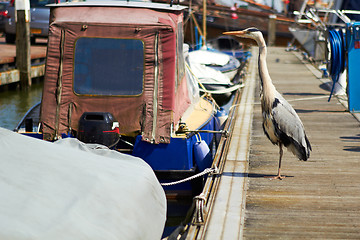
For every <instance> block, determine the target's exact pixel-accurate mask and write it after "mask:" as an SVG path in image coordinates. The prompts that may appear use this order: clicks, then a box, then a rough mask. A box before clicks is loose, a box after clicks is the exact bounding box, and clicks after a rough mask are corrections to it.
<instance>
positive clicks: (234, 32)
mask: <svg viewBox="0 0 360 240" xmlns="http://www.w3.org/2000/svg"><path fill="white" fill-rule="evenodd" d="M245 33H246V32H245V31H233V32H223V34H224V35H234V36H242V35H244V34H245Z"/></svg>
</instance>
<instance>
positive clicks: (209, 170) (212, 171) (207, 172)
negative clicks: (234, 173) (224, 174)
mask: <svg viewBox="0 0 360 240" xmlns="http://www.w3.org/2000/svg"><path fill="white" fill-rule="evenodd" d="M216 172H218V169H217V168H206V169H205V170H204V171H202V172H200V173H198V174H195V175H193V176H191V177H188V178H185V179H182V180H179V181H175V182H169V183H161V185H162V186H172V185H176V184H180V183H184V182H187V181H191V180H193V179H195V178H198V177H202V176H204V175H206V174H209V173H216Z"/></svg>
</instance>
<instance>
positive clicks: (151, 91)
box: [41, 2, 191, 143]
mask: <svg viewBox="0 0 360 240" xmlns="http://www.w3.org/2000/svg"><path fill="white" fill-rule="evenodd" d="M146 5H149V3H147V4H146ZM150 5H151V4H150ZM50 6H51V9H50V26H49V40H48V50H47V51H48V52H47V61H46V71H45V82H44V91H43V97H42V107H41V122H42V123H43V133H44V139H46V140H53V139H56V138H58V137H59V136H60V135H61V134H66V133H68V132H69V131H75V132H76V131H78V124H79V119H80V117H81V115H82V114H83V113H84V112H110V113H111V114H113V116H114V117H115V119H116V120H117V121H118V122H119V124H120V127H119V130H120V133H121V134H123V135H129V136H134V135H137V134H142V139H143V140H145V141H148V142H153V143H168V142H169V141H170V136H171V129H172V126H173V125H175V124H177V123H178V121H179V119H180V117H181V115H182V113H183V112H184V111H185V110H186V109H187V107H188V106H189V104H190V102H191V101H190V99H189V96H188V90H187V89H188V86H187V81H186V79H185V67H184V65H185V64H184V59H183V53H182V44H183V35H182V31H183V29H182V28H183V23H182V21H183V13H182V10H183V9H184V8H183V7H180V8H179V7H174V8H170V7H163V8H161V7H159V6H163V5H159V4H155V5H154V6H156V7H155V8H145V7H144V6H142V5H140V4H139V3H131V4H128V3H126V2H114V3H111V4H108V5H100V4H99V3H94V2H90V3H64V4H52V5H50ZM139 6H140V7H139Z"/></svg>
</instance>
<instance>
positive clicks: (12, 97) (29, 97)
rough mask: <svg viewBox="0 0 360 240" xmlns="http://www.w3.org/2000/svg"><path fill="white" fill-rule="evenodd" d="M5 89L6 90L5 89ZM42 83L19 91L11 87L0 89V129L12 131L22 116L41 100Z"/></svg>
mask: <svg viewBox="0 0 360 240" xmlns="http://www.w3.org/2000/svg"><path fill="white" fill-rule="evenodd" d="M6 88H7V89H6ZM42 89H43V83H42V82H40V83H33V85H32V86H31V88H30V89H27V90H25V91H21V90H19V89H18V88H14V87H13V86H9V87H1V88H0V127H2V128H7V129H10V130H13V129H14V128H15V127H16V125H17V124H18V122H19V121H20V120H21V118H22V117H23V116H24V114H25V113H26V112H27V111H28V110H29V109H30V108H31V107H32V106H33V105H35V104H36V103H37V102H39V101H40V100H41V95H42Z"/></svg>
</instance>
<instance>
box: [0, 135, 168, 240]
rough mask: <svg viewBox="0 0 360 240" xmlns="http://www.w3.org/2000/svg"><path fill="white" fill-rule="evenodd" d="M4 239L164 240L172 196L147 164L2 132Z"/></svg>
mask: <svg viewBox="0 0 360 240" xmlns="http://www.w3.org/2000/svg"><path fill="white" fill-rule="evenodd" d="M0 152H1V158H0V189H1V197H0V239H2V240H6V239H11V240H17V239H52V240H55V239H61V240H63V239H74V240H75V239H76V240H81V239H96V240H98V239H106V240H111V239H136V240H138V239H157V240H158V239H161V235H162V232H163V229H164V225H165V219H166V198H165V193H164V191H163V188H162V187H161V185H160V184H159V182H158V180H157V179H156V177H155V175H154V173H153V171H152V169H151V168H150V167H149V166H148V165H147V164H146V163H145V162H144V161H143V160H141V159H139V158H135V157H132V156H129V155H125V154H121V153H118V152H116V151H111V150H109V149H107V148H105V147H103V146H101V145H94V144H92V145H90V146H88V144H84V143H81V142H79V141H78V140H77V139H63V140H59V141H57V142H56V143H50V142H46V141H43V140H38V139H34V138H31V137H26V136H23V135H20V134H18V133H14V132H12V131H9V130H6V129H3V128H0Z"/></svg>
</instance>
